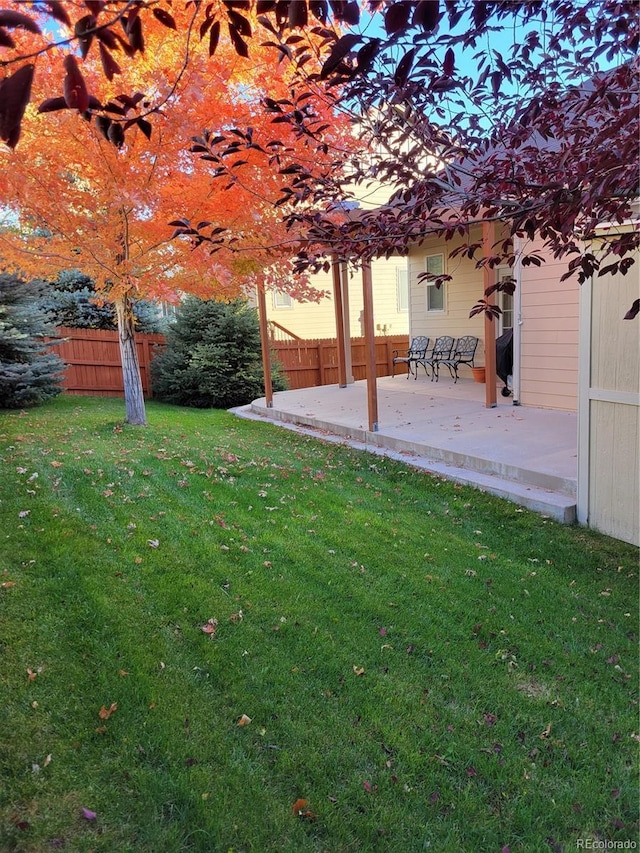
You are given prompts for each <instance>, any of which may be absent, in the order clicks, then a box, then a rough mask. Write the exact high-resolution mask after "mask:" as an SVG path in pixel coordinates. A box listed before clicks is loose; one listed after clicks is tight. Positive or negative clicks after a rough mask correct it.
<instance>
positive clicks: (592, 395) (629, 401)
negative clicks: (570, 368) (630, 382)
mask: <svg viewBox="0 0 640 853" xmlns="http://www.w3.org/2000/svg"><path fill="white" fill-rule="evenodd" d="M589 399H590V400H599V401H600V402H602V403H622V404H623V405H626V406H640V394H636V393H635V392H634V391H611V390H608V389H606V388H589Z"/></svg>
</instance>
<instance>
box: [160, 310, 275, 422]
mask: <svg viewBox="0 0 640 853" xmlns="http://www.w3.org/2000/svg"><path fill="white" fill-rule="evenodd" d="M152 373H153V393H154V395H155V396H156V397H159V398H160V399H162V400H166V401H167V402H168V403H176V404H178V405H182V406H193V407H194V408H199V409H204V408H215V409H229V408H231V407H232V406H240V405H243V404H245V403H249V402H251V400H255V399H256V397H260V396H261V395H262V394H264V372H263V369H262V358H261V344H260V329H259V325H258V315H257V312H256V310H255V309H254V308H251V307H250V306H249V305H248V304H247V302H245V301H243V300H234V301H231V302H219V301H216V300H213V299H212V300H202V299H198V298H197V297H194V296H191V297H188V298H187V299H185V301H184V302H182V303H181V304H180V306H179V308H178V312H177V315H176V321H175V323H174V324H173V325H172V327H171V328H170V330H169V332H168V334H167V347H166V349H165V350H164V351H163V352H162V353H161V354H160V355H158V356H157V357H156V358H155V359H154V361H153V364H152ZM272 383H273V389H274V390H275V391H282V390H284V389H285V388H286V382H285V379H284V374H283V373H282V371H281V370H278V368H277V366H276V368H275V370H274V372H273V375H272Z"/></svg>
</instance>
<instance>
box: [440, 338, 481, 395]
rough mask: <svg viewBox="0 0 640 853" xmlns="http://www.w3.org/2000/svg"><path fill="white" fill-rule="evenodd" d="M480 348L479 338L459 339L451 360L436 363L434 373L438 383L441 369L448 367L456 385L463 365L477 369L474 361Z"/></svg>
mask: <svg viewBox="0 0 640 853" xmlns="http://www.w3.org/2000/svg"><path fill="white" fill-rule="evenodd" d="M477 348H478V338H476V337H474V336H473V335H465V336H464V337H463V338H458V340H457V341H456V344H455V346H454V347H453V351H452V353H451V355H450V356H449V358H441V359H438V360H437V361H436V362H435V363H434V365H433V366H434V372H435V376H436V382H437V381H438V378H439V375H440V368H441V367H443V366H444V367H446V368H447V369H448V370H449V373H450V374H451V378H452V379H453V381H454V384H455V383H456V382H457V381H458V368H459V367H460V365H461V364H467V365H469V367H475V365H474V363H473V360H474V358H475V355H476V349H477Z"/></svg>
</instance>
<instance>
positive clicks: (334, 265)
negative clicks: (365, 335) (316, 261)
mask: <svg viewBox="0 0 640 853" xmlns="http://www.w3.org/2000/svg"><path fill="white" fill-rule="evenodd" d="M331 272H332V275H333V303H334V306H335V311H336V338H337V342H338V385H339V387H340V388H346V387H347V342H346V329H345V324H344V292H343V286H342V265H341V263H340V261H339V260H338V258H337V256H336V255H334V256H333V258H332V261H331Z"/></svg>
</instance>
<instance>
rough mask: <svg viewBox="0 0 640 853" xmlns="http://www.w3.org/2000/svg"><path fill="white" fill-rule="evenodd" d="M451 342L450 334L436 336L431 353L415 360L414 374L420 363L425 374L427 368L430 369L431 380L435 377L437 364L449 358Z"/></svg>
mask: <svg viewBox="0 0 640 853" xmlns="http://www.w3.org/2000/svg"><path fill="white" fill-rule="evenodd" d="M453 344H454V339H453V338H452V337H451V336H450V335H441V336H440V337H439V338H436V342H435V344H434V345H433V350H432V352H431V354H430V355H428V356H425V358H419V359H417V360H416V376H417V375H418V365H419V364H421V365H422V366H423V367H424V372H425V373H426V374H427V376H428V375H429V370H431V381H432V382H433V379H434V377H435V378H436V379H437V375H438V364H439V362H441V361H445V360H446V359H448V358H451V350H452V349H453Z"/></svg>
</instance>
